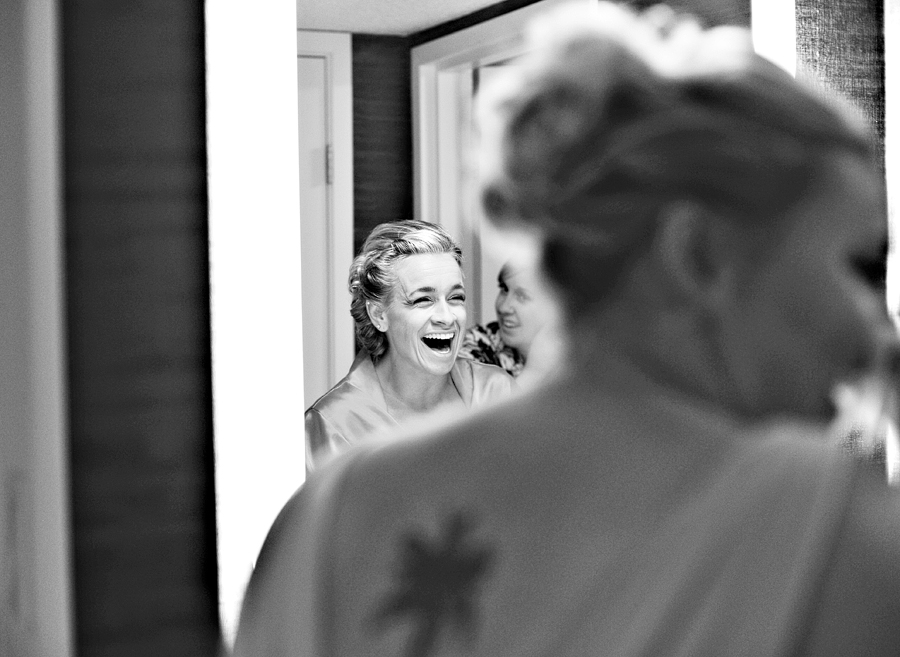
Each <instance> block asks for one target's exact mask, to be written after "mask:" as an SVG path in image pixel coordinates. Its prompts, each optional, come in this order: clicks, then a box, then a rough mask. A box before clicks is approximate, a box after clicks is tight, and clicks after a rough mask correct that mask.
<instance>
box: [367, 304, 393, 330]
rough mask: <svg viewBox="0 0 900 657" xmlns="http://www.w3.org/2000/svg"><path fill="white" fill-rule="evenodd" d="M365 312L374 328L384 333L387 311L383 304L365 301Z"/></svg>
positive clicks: (386, 325) (386, 326) (386, 323)
mask: <svg viewBox="0 0 900 657" xmlns="http://www.w3.org/2000/svg"><path fill="white" fill-rule="evenodd" d="M366 313H368V315H369V319H370V320H371V322H372V324H373V325H374V326H375V328H376V329H378V330H379V331H381V332H382V333H384V332H385V331H387V328H388V320H387V313H386V312H385V311H384V306H383V305H381V304H380V303H377V302H375V301H366Z"/></svg>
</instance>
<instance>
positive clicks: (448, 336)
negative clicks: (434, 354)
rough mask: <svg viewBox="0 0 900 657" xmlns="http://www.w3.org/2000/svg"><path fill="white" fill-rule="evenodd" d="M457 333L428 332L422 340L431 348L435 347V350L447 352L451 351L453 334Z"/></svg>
mask: <svg viewBox="0 0 900 657" xmlns="http://www.w3.org/2000/svg"><path fill="white" fill-rule="evenodd" d="M454 335H455V334H454V333H452V332H450V333H428V334H426V335H425V336H424V337H423V338H422V342H424V343H425V346H426V347H428V348H429V349H434V350H435V351H439V352H442V353H447V352H448V351H450V345H451V344H452V342H453V336H454Z"/></svg>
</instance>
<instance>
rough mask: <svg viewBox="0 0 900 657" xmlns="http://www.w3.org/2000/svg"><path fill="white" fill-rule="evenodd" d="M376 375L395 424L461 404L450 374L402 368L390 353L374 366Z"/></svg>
mask: <svg viewBox="0 0 900 657" xmlns="http://www.w3.org/2000/svg"><path fill="white" fill-rule="evenodd" d="M375 373H376V375H377V376H378V381H379V383H380V384H381V390H382V392H383V393H384V399H385V403H386V404H387V406H388V412H390V414H391V415H392V416H393V417H394V419H396V420H398V421H400V420H401V419H403V418H405V417H408V416H413V415H418V414H421V413H426V412H430V411H433V410H437V409H438V408H441V407H443V406H445V405H449V404H452V403H455V402H457V401H458V402H461V401H462V399H461V398H460V396H459V393H458V392H457V390H456V386H455V385H454V384H453V380H452V379H451V377H450V374H449V373H447V374H437V375H436V374H432V373H430V372H424V371H422V370H420V369H418V368H412V367H405V366H404V364H403V363H398V362H397V361H395V360H394V359H392V358H391V357H390V352H388V354H386V355H385V356H384V357H383V358H381V359H380V360H379V361H378V362H377V363H375Z"/></svg>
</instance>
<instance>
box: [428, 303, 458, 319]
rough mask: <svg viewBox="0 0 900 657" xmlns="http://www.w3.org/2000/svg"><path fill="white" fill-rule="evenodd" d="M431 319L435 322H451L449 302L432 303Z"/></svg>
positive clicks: (451, 314)
mask: <svg viewBox="0 0 900 657" xmlns="http://www.w3.org/2000/svg"><path fill="white" fill-rule="evenodd" d="M431 321H433V322H434V323H435V324H452V323H453V313H452V312H450V304H448V303H447V302H446V301H438V302H437V303H436V304H434V312H433V313H432V314H431Z"/></svg>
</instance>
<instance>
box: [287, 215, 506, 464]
mask: <svg viewBox="0 0 900 657" xmlns="http://www.w3.org/2000/svg"><path fill="white" fill-rule="evenodd" d="M461 265H462V251H460V248H459V247H458V246H457V245H456V243H454V241H453V240H452V239H451V238H450V236H449V235H448V234H447V233H446V232H445V231H444V230H443V229H442V228H441V227H440V226H437V225H435V224H430V223H427V222H424V221H399V222H395V223H385V224H380V225H379V226H376V227H375V229H374V230H373V231H372V233H371V234H370V235H369V237H368V239H366V242H365V244H363V247H362V251H361V253H360V255H359V256H357V258H356V259H355V260H354V261H353V264H352V265H351V267H350V280H349V287H350V295H351V298H352V299H351V302H350V313H351V314H352V315H353V319H354V321H355V323H356V337H357V340H358V342H359V344H360V345H361V349H360V352H359V354H358V355H357V357H356V360H355V361H354V363H353V366H352V367H351V368H350V372H349V373H348V374H347V376H345V377H344V378H343V379H341V380H340V381H339V382H338V383H337V385H335V386H334V387H333V388H332V389H331V390H329V391H328V392H327V393H325V394H324V395H323V396H322V397H320V398H319V399H318V401H316V402H315V403H314V404H313V405H312V406H310V408H309V409H307V411H306V415H305V420H306V468H307V471H312V470H313V469H315V468H318V467H319V466H321V465H322V464H323V463H324V462H325V461H326V460H328V459H329V458H331V457H332V456H333V455H335V454H337V453H338V452H341V451H343V450H344V449H345V448H347V447H348V446H349V445H351V444H353V443H356V442H359V441H360V440H362V439H364V438H366V437H369V436H372V435H376V434H379V433H382V432H383V431H384V430H385V429H392V428H396V427H397V426H399V425H400V424H401V423H406V422H408V421H409V420H411V419H415V418H421V417H422V416H424V415H425V414H428V413H434V412H437V411H452V410H453V409H454V408H459V409H465V408H470V407H474V406H478V405H481V404H484V403H485V402H491V401H495V400H499V399H503V398H505V397H506V396H508V395H509V393H510V392H511V390H512V386H513V380H512V377H510V376H509V375H508V374H506V372H504V371H503V370H502V369H500V368H499V367H494V366H491V365H483V364H481V363H475V362H472V361H468V360H462V359H457V355H458V353H459V347H460V344H461V343H462V331H463V328H464V327H465V325H466V290H465V286H464V283H463V275H462V268H461Z"/></svg>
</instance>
